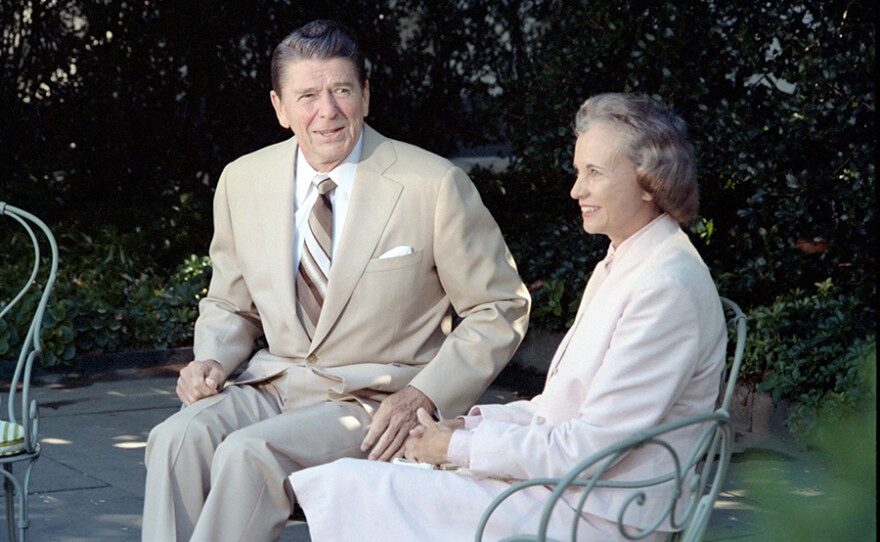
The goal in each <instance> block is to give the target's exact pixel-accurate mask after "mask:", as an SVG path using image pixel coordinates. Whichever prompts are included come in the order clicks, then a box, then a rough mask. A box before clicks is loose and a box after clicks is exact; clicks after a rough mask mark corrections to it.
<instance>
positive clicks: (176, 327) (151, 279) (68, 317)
mask: <svg viewBox="0 0 880 542" xmlns="http://www.w3.org/2000/svg"><path fill="white" fill-rule="evenodd" d="M23 240H24V239H23V238H19V239H13V240H12V246H13V248H14V249H16V248H19V247H20V246H21V245H22V244H23V243H21V241H23ZM135 242H136V239H132V238H129V237H124V236H120V235H118V234H117V233H115V232H114V231H113V230H112V229H111V228H106V229H105V230H103V231H102V232H101V234H100V236H99V237H97V238H91V237H84V236H68V235H62V236H60V238H59V244H60V245H61V246H64V247H65V248H66V250H65V251H64V252H65V253H64V255H63V256H62V264H61V266H60V268H59V272H58V279H57V281H56V284H55V288H54V290H53V293H52V295H51V297H50V300H49V305H48V307H47V310H46V314H45V317H44V321H43V332H42V335H41V338H42V345H43V354H42V357H41V360H40V361H41V363H42V364H43V365H46V366H58V365H64V364H67V363H70V362H71V361H72V360H73V359H74V358H75V357H76V356H77V355H82V354H88V353H96V352H116V351H120V350H129V349H143V348H169V347H174V346H180V345H185V344H189V343H191V341H192V326H193V323H194V322H195V318H196V316H197V315H198V307H197V303H198V300H199V299H200V298H201V297H203V296H204V294H205V292H206V291H207V286H208V280H209V278H210V271H211V267H210V262H209V260H208V259H207V257H196V256H189V257H188V258H186V259H185V260H184V261H183V262H182V263H180V264H179V265H178V266H177V267H176V269H174V271H173V272H172V273H170V275H163V274H158V273H156V272H155V271H154V270H152V269H149V268H145V269H142V271H141V272H140V273H137V272H136V269H137V264H136V263H134V260H133V259H132V258H130V257H129V256H128V255H127V253H126V251H125V249H123V248H121V247H122V246H133V245H134V243H135ZM98 247H100V248H101V249H106V253H104V254H101V253H99V252H98V251H97V250H95V249H96V248H98ZM8 255H9V256H14V257H15V258H17V259H16V260H14V261H13V259H12V258H8V260H9V262H8V263H7V264H5V265H3V266H2V267H0V284H3V285H4V286H6V285H9V287H10V289H11V286H12V285H16V284H21V281H23V280H24V278H26V276H27V273H28V272H29V270H30V268H31V267H30V266H31V261H32V260H28V259H27V256H28V254H27V253H26V252H25V251H22V250H13V251H12V252H11V254H8ZM140 256H141V257H143V254H140ZM31 257H32V256H31ZM3 293H4V294H7V288H5V287H4V290H3ZM39 294H40V292H39V291H38V290H33V291H31V292H29V293H28V294H27V295H26V296H25V297H24V298H23V299H22V302H21V310H16V309H14V310H13V312H12V314H13V315H14V316H13V317H10V318H9V319H8V322H7V319H6V318H4V320H3V321H0V360H8V359H13V358H15V357H16V356H17V352H18V350H19V349H20V348H21V339H22V338H23V336H24V335H23V334H24V333H25V331H26V329H27V325H28V324H29V318H30V316H31V315H33V310H34V307H35V304H36V303H37V302H38V300H39V299H38V298H39Z"/></svg>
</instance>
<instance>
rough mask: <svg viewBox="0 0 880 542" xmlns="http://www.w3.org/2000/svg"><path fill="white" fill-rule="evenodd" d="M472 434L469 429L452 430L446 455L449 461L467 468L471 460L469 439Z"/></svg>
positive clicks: (471, 437)
mask: <svg viewBox="0 0 880 542" xmlns="http://www.w3.org/2000/svg"><path fill="white" fill-rule="evenodd" d="M473 436H474V434H473V433H472V432H470V431H454V432H453V433H452V438H451V439H449V448H447V450H446V457H447V458H448V459H449V462H450V463H454V464H456V465H458V466H459V467H464V468H468V467H469V466H470V462H471V440H472V439H473Z"/></svg>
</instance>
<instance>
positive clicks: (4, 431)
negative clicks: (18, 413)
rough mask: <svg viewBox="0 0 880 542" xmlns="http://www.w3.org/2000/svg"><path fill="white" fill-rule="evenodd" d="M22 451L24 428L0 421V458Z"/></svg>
mask: <svg viewBox="0 0 880 542" xmlns="http://www.w3.org/2000/svg"><path fill="white" fill-rule="evenodd" d="M24 449H25V445H24V427H22V426H21V425H20V424H17V423H10V422H5V421H0V456H4V455H15V454H17V453H19V452H21V451H23V450H24Z"/></svg>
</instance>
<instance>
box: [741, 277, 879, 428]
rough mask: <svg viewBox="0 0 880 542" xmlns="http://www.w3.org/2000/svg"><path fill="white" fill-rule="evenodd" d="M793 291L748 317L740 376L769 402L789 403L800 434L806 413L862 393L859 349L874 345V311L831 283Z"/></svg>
mask: <svg viewBox="0 0 880 542" xmlns="http://www.w3.org/2000/svg"><path fill="white" fill-rule="evenodd" d="M816 287H817V291H815V292H813V293H807V292H804V291H801V290H800V289H795V290H793V291H792V292H790V293H789V294H787V295H785V296H783V297H780V298H779V299H777V300H776V301H774V302H773V303H771V304H769V305H766V306H762V307H757V308H755V309H753V310H752V311H751V313H750V314H749V340H748V343H747V344H746V353H745V357H744V360H743V371H742V373H743V378H744V379H745V380H747V381H751V382H760V384H759V385H758V390H759V391H768V392H770V394H771V396H772V397H773V399H774V400H779V399H780V398H782V397H787V398H790V399H793V400H794V401H795V407H794V408H793V411H792V416H791V418H790V420H789V421H790V427H791V429H793V430H794V431H796V432H797V431H800V430H802V429H803V428H804V427H803V424H804V423H805V422H808V421H809V420H810V417H811V413H813V412H815V411H817V410H819V409H820V408H827V407H828V406H829V405H832V404H835V405H837V406H838V407H840V408H841V409H845V408H853V407H854V405H857V404H861V403H863V402H864V398H865V396H866V395H867V391H866V386H867V384H868V383H866V382H865V381H864V379H863V373H864V368H863V365H864V362H863V358H864V357H865V354H864V353H865V349H866V348H868V347H871V345H873V344H875V338H874V337H875V336H874V333H875V327H876V323H877V313H876V307H874V306H872V305H869V304H865V303H864V302H862V301H861V300H859V299H857V298H855V297H854V296H852V295H847V294H843V293H840V289H839V288H835V287H834V286H833V285H832V284H831V281H830V280H829V281H826V282H824V283H820V284H817V285H816Z"/></svg>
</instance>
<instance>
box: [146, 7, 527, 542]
mask: <svg viewBox="0 0 880 542" xmlns="http://www.w3.org/2000/svg"><path fill="white" fill-rule="evenodd" d="M272 85H273V90H272V92H271V99H272V104H273V106H274V108H275V112H276V114H277V116H278V121H279V123H280V124H281V125H282V126H283V127H285V128H290V129H291V130H292V131H293V133H294V137H293V138H291V139H289V140H287V141H284V142H281V143H278V144H275V145H272V146H269V147H266V148H264V149H261V150H259V151H256V152H254V153H251V154H249V155H246V156H243V157H241V158H239V159H238V160H236V161H234V162H232V163H231V164H229V165H228V166H227V167H226V169H225V170H224V172H223V175H222V176H221V178H220V182H219V184H218V186H217V191H216V195H215V201H214V222H215V232H214V239H213V241H212V243H211V252H210V253H211V258H212V261H213V266H214V270H213V276H212V279H211V285H210V288H209V291H208V295H207V297H206V298H204V299H203V300H202V301H201V303H200V316H199V319H198V322H197V323H196V331H195V343H194V347H193V350H194V354H195V361H193V362H192V363H190V364H189V365H187V366H186V367H185V368H184V369H183V370H182V371H181V374H180V378H179V380H178V386H177V393H178V395H179V396H180V398H181V400H182V401H183V402H184V404H185V405H187V406H186V408H184V409H182V410H181V411H180V412H179V413H176V414H174V415H173V416H171V417H170V418H169V419H168V420H166V421H165V422H163V423H162V424H160V425H158V426H157V427H156V428H154V429H153V431H152V432H151V433H150V438H149V442H148V445H147V452H146V466H147V489H146V498H145V506H144V520H143V538H144V540H161V541H163V542H164V541H170V540H190V539H191V540H204V541H212V542H215V541H223V540H254V541H260V540H273V539H277V538H278V536H279V535H280V532H281V529H282V528H283V526H284V523H285V521H286V519H287V517H288V515H289V514H290V511H291V507H292V504H293V495H292V492H291V490H290V487H289V484H288V482H287V475H288V474H290V473H291V472H293V471H296V470H299V469H302V468H304V467H308V466H312V465H317V464H321V463H326V462H329V461H332V460H334V459H337V458H340V457H369V458H371V459H376V460H388V459H391V458H393V457H397V456H400V455H402V445H403V442H404V441H405V439H406V438H407V436H408V433H409V430H410V429H411V428H413V427H415V425H416V424H417V420H416V414H415V413H416V410H417V409H418V408H420V407H422V408H426V409H427V410H428V411H429V412H434V413H435V415H436V416H438V417H441V418H445V417H450V416H455V415H458V414H461V413H462V412H464V411H465V410H466V409H467V408H468V407H469V406H470V405H471V404H472V403H473V402H474V401H475V400H476V399H477V397H479V395H480V394H481V393H482V392H483V391H484V390H485V389H486V387H487V386H488V385H489V383H490V382H491V381H492V379H493V378H494V377H495V376H496V375H497V374H498V372H499V371H500V370H501V369H502V368H503V367H504V365H505V364H506V363H507V362H508V361H509V359H510V357H511V356H512V355H513V353H514V351H515V349H516V347H517V346H518V345H519V343H520V341H521V340H522V337H523V335H524V334H525V330H526V327H527V320H528V312H529V304H530V300H529V296H528V292H527V290H526V289H525V287H524V285H523V284H522V281H521V280H520V278H519V276H518V274H517V271H516V268H515V265H514V262H513V259H512V258H511V255H510V253H509V251H508V250H507V247H506V245H505V244H504V240H503V239H502V236H501V233H500V231H499V229H498V226H497V225H496V223H495V221H494V220H493V219H492V217H491V216H490V215H489V213H488V211H487V210H486V208H485V207H484V206H483V204H482V202H481V200H480V197H479V195H478V193H477V191H476V189H475V188H474V186H473V184H472V183H471V181H470V180H469V179H468V177H467V176H466V175H465V174H464V172H462V171H461V170H460V169H459V168H457V167H455V166H453V165H452V164H451V163H449V162H448V161H446V160H444V159H442V158H440V157H438V156H435V155H433V154H431V153H428V152H426V151H424V150H422V149H419V148H417V147H414V146H411V145H407V144H405V143H401V142H399V141H394V140H390V139H387V138H385V137H383V136H382V135H380V134H378V133H377V132H375V131H374V130H372V129H371V128H370V127H369V126H366V124H365V123H364V119H365V117H366V116H367V113H368V110H369V101H370V88H369V83H368V81H367V80H366V77H365V74H364V63H363V59H362V57H361V55H360V52H359V51H358V46H357V43H356V41H355V40H354V38H353V36H352V35H351V34H350V33H349V32H348V30H347V29H345V28H344V27H342V26H340V25H338V24H336V23H333V22H329V21H314V22H312V23H309V24H307V25H305V26H304V27H302V28H300V29H298V30H297V31H295V32H294V33H292V34H291V35H290V36H288V37H287V38H285V39H284V41H282V43H281V44H280V45H279V46H278V47H277V48H276V50H275V53H274V54H273V57H272ZM326 179H330V180H331V181H332V183H330V185H331V186H332V188H330V189H329V191H327V192H326V193H325V192H324V190H325V188H322V185H325V184H326V183H324V182H321V181H324V180H326ZM319 192H320V193H319ZM322 202H323V203H322ZM321 205H323V207H321ZM319 209H323V210H319ZM319 213H325V214H322V215H321V217H320V218H314V217H315V216H317V215H318V214H319ZM313 220H315V222H313ZM316 224H319V225H320V228H318V227H317V226H316ZM319 229H320V231H325V232H326V234H321V233H319V231H318V230H319ZM316 239H321V240H322V241H321V242H318V245H316V244H315V243H316V242H317V241H316ZM322 243H323V244H322ZM319 245H320V246H319ZM316 247H318V248H320V249H321V250H323V251H324V252H326V254H325V256H321V257H313V254H315V253H317V252H320V250H316ZM322 259H326V261H322ZM316 262H318V263H316ZM301 265H302V266H305V267H306V268H307V269H305V270H303V269H304V268H303V267H301ZM310 265H311V267H309V266H310ZM315 269H318V270H319V271H322V270H323V274H322V273H320V272H319V273H318V275H317V276H318V277H319V278H318V279H313V278H312V274H313V273H314V272H315ZM322 276H323V280H324V281H325V282H324V283H323V284H322V282H321V280H320V277H322ZM307 289H308V294H309V295H308V297H303V296H304V294H306V293H307V292H306V290H307ZM316 308H317V311H318V312H317V313H315V309H316ZM452 311H455V312H456V313H457V314H458V315H459V317H460V318H461V321H460V323H459V324H458V325H457V326H455V327H454V329H453V326H452ZM261 336H263V337H265V340H266V343H267V344H268V347H267V348H264V349H261V350H259V351H258V352H256V353H255V354H253V355H252V352H253V349H254V341H255V340H256V339H257V338H259V337H261ZM249 358H250V359H249ZM248 359H249V362H248V363H247V366H246V369H245V370H244V371H243V372H242V373H241V374H240V375H239V376H238V378H237V379H236V381H235V382H234V385H230V386H226V387H225V388H224V387H223V383H224V381H225V380H226V379H227V378H228V377H229V376H230V375H231V374H232V373H233V372H234V371H235V370H236V369H237V368H238V367H239V365H241V364H242V363H244V362H245V361H247V360H248ZM221 390H222V391H221Z"/></svg>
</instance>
